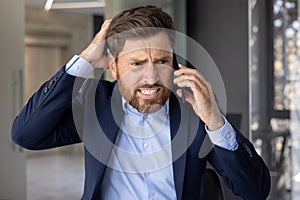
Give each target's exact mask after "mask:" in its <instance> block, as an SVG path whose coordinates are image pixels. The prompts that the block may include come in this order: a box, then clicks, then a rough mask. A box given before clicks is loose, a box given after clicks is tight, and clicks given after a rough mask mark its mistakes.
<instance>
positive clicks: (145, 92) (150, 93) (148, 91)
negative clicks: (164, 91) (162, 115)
mask: <svg viewBox="0 0 300 200" xmlns="http://www.w3.org/2000/svg"><path fill="white" fill-rule="evenodd" d="M160 89H161V88H158V87H156V88H140V89H138V92H139V93H140V95H141V96H142V97H143V98H146V99H151V98H155V97H156V96H157V95H158V94H159V91H160Z"/></svg>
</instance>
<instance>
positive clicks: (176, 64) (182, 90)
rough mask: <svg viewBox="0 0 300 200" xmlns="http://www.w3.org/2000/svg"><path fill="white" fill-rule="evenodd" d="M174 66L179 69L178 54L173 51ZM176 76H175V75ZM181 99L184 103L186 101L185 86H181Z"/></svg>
mask: <svg viewBox="0 0 300 200" xmlns="http://www.w3.org/2000/svg"><path fill="white" fill-rule="evenodd" d="M173 67H174V69H175V70H179V66H178V62H177V58H176V54H175V53H173ZM174 78H175V77H174ZM181 94H182V95H181V101H182V103H185V102H186V101H185V88H184V87H183V88H181Z"/></svg>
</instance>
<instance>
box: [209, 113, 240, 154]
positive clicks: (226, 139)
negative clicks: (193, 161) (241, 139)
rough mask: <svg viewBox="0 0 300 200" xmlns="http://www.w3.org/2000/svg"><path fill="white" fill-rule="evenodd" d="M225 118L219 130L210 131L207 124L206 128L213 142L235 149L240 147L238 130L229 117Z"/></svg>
mask: <svg viewBox="0 0 300 200" xmlns="http://www.w3.org/2000/svg"><path fill="white" fill-rule="evenodd" d="M223 119H224V122H225V123H224V125H223V126H222V127H221V128H219V129H218V130H215V131H210V130H208V127H207V126H206V125H205V130H206V132H207V134H208V136H209V138H210V140H211V141H212V143H213V144H215V145H217V146H219V147H222V148H224V149H227V150H230V151H234V150H236V149H237V148H238V142H237V140H236V132H235V130H234V129H233V128H232V126H231V124H230V123H229V122H228V121H227V119H226V118H225V117H223Z"/></svg>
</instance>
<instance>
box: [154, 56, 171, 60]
mask: <svg viewBox="0 0 300 200" xmlns="http://www.w3.org/2000/svg"><path fill="white" fill-rule="evenodd" d="M159 60H171V56H164V57H161V58H155V59H154V61H159Z"/></svg>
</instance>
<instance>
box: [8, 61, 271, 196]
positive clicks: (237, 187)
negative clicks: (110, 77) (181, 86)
mask: <svg viewBox="0 0 300 200" xmlns="http://www.w3.org/2000/svg"><path fill="white" fill-rule="evenodd" d="M95 102H96V103H95ZM169 105H170V124H171V139H172V155H173V157H174V158H176V159H175V160H174V162H173V172H174V183H175V189H176V194H177V198H178V199H204V197H203V173H204V169H205V167H206V162H207V161H209V162H210V163H211V164H212V165H213V166H214V168H215V169H216V170H217V171H218V173H219V174H220V175H221V176H222V177H223V178H224V180H225V183H226V184H227V186H228V187H229V188H230V189H231V190H232V191H233V192H234V193H235V194H237V195H239V196H241V197H242V198H243V199H254V200H260V199H266V197H267V195H268V193H269V190H270V175H269V171H268V169H267V167H266V166H265V164H264V162H263V160H262V159H261V157H260V156H259V155H258V154H257V153H256V151H255V149H254V147H253V145H252V144H251V143H250V141H249V140H247V139H246V138H245V137H244V136H243V135H242V134H241V133H240V132H239V131H238V130H236V132H237V136H236V138H237V141H238V144H239V147H238V149H237V150H235V151H229V150H226V149H223V148H221V147H218V146H210V144H211V143H209V140H207V137H206V132H205V129H204V124H203V122H202V121H201V120H200V119H199V118H198V117H197V116H196V115H195V114H194V112H193V110H192V108H191V107H190V105H189V104H187V103H186V104H182V105H181V103H180V101H178V99H177V97H176V96H175V95H171V97H170V104H169ZM120 108H121V96H120V94H119V91H118V89H117V84H115V83H111V82H107V81H102V80H100V81H98V80H97V79H88V80H84V79H82V78H75V77H73V76H71V75H68V74H67V73H66V72H65V70H64V67H63V68H62V69H61V70H60V71H58V72H57V73H56V74H55V75H54V76H53V77H52V78H51V79H50V80H49V81H47V82H46V83H44V84H43V85H42V86H41V88H40V89H39V90H38V91H37V92H36V93H35V94H34V95H33V96H32V97H31V99H30V100H29V101H28V103H27V104H26V105H25V107H24V108H23V109H22V111H21V113H20V114H19V115H18V116H17V117H16V119H15V121H14V124H13V127H12V139H13V140H14V142H15V143H17V144H19V145H20V146H22V147H24V148H27V149H31V150H41V149H49V148H54V147H59V146H63V145H69V144H74V143H79V142H82V141H83V142H84V147H85V186H84V194H83V196H82V199H98V198H99V194H100V193H101V183H102V180H103V177H104V173H105V170H106V168H107V167H106V161H107V160H108V159H109V156H110V153H111V149H112V148H113V144H114V141H115V138H116V135H117V133H118V131H119V128H118V123H119V122H120V120H121V119H122V114H120V113H122V112H119V113H118V111H119V110H120ZM99 125H100V126H99ZM99 127H101V130H100V132H101V131H102V132H103V133H104V134H100V133H99V130H98V129H99ZM204 141H205V142H204ZM202 144H203V145H202ZM210 147H211V148H210ZM183 148H186V151H184V152H180V151H181V150H182V149H183ZM180 149H181V150H180ZM199 152H200V154H202V155H199ZM99 160H101V162H100V161H99Z"/></svg>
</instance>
